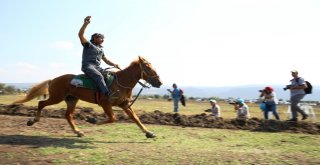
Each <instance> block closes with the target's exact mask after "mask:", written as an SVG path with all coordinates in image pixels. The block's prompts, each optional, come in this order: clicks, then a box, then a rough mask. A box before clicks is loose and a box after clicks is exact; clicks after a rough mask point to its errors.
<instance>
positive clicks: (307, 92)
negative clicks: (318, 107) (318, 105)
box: [304, 81, 312, 94]
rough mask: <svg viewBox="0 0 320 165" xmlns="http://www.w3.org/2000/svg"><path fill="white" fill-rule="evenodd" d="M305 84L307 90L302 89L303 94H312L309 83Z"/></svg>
mask: <svg viewBox="0 0 320 165" xmlns="http://www.w3.org/2000/svg"><path fill="white" fill-rule="evenodd" d="M305 82H306V84H307V88H306V89H304V92H305V93H306V94H311V93H312V85H311V83H310V82H309V81H305Z"/></svg>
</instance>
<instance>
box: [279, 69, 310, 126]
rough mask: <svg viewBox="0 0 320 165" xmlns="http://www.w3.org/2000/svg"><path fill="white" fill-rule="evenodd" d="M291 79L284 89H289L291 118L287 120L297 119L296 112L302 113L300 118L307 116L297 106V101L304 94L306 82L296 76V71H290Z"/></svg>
mask: <svg viewBox="0 0 320 165" xmlns="http://www.w3.org/2000/svg"><path fill="white" fill-rule="evenodd" d="M291 75H292V77H293V79H291V80H290V82H291V84H290V85H287V86H286V87H285V88H283V89H284V90H290V102H291V105H290V108H291V115H292V118H291V119H290V120H288V121H298V112H299V113H300V114H301V115H302V119H301V120H305V119H307V118H308V115H307V114H306V113H305V112H304V111H303V110H302V109H301V108H300V107H299V106H298V103H299V102H300V101H301V100H302V99H303V97H304V96H305V95H306V94H305V91H304V89H305V88H307V84H306V82H305V81H304V79H303V78H302V77H298V71H296V70H293V71H291Z"/></svg>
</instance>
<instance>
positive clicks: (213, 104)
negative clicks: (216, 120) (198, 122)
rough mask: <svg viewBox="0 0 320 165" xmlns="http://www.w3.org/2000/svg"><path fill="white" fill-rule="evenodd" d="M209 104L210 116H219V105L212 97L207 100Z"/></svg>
mask: <svg viewBox="0 0 320 165" xmlns="http://www.w3.org/2000/svg"><path fill="white" fill-rule="evenodd" d="M209 102H210V105H211V112H212V116H214V117H220V114H221V112H220V106H219V105H218V104H217V101H216V100H214V99H211V100H209Z"/></svg>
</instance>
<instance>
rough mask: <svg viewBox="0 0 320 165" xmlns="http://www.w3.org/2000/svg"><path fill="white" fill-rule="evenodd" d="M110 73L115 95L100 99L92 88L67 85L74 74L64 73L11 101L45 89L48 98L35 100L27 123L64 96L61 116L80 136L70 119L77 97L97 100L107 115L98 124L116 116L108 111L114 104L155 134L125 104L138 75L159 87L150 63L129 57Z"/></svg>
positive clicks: (149, 134) (72, 120) (34, 121)
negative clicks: (125, 64) (34, 111)
mask: <svg viewBox="0 0 320 165" xmlns="http://www.w3.org/2000/svg"><path fill="white" fill-rule="evenodd" d="M114 74H115V80H114V82H113V83H112V84H111V87H110V88H111V90H112V91H117V92H116V96H117V97H116V98H109V97H107V96H101V97H100V99H98V100H97V98H96V97H95V91H94V90H92V89H87V88H79V87H75V86H73V85H70V81H71V80H72V79H73V78H74V76H75V75H72V74H66V75H62V76H60V77H56V78H54V79H52V80H46V81H44V82H42V83H40V84H38V85H36V86H34V87H32V88H31V90H30V92H29V93H28V94H27V95H26V96H25V98H23V99H22V100H18V101H15V102H14V103H23V102H27V101H29V100H31V99H33V98H35V97H37V96H40V95H43V94H44V92H45V91H46V90H47V89H48V90H49V98H48V99H47V100H44V101H39V103H38V111H37V114H36V116H35V117H34V119H33V120H29V121H28V123H27V125H28V126H31V125H33V124H34V123H36V122H38V121H40V115H41V110H42V109H43V108H44V107H45V106H48V105H53V104H57V103H60V102H61V101H63V100H64V101H65V102H66V103H67V112H66V114H65V117H66V119H67V121H68V123H69V125H70V126H71V128H72V130H73V131H74V133H76V134H77V135H78V136H80V137H81V136H84V133H83V132H82V131H80V130H79V128H78V127H77V126H76V124H75V122H74V119H73V115H74V110H75V107H76V104H77V102H78V101H79V99H80V100H83V101H86V102H89V103H94V104H99V105H100V106H101V107H102V108H103V110H104V112H105V114H106V115H107V116H108V120H106V121H102V122H99V124H106V123H112V122H114V121H115V120H116V119H115V115H114V113H113V111H112V106H118V107H120V108H122V109H123V110H124V111H125V112H126V113H127V114H128V116H129V117H130V118H131V119H132V120H133V121H134V122H135V123H136V124H137V125H138V126H139V127H140V129H141V130H142V131H143V132H144V133H145V134H146V136H147V137H148V138H153V137H155V135H154V134H153V133H152V132H150V131H149V130H148V129H147V128H146V127H145V126H144V125H143V124H142V123H141V121H140V119H139V118H138V116H137V115H136V114H135V112H134V111H133V110H132V109H131V107H130V106H129V104H130V101H131V95H132V89H133V88H134V86H135V85H136V84H137V83H138V81H139V80H140V79H143V80H145V81H146V82H147V83H149V84H151V85H152V86H153V87H156V88H159V87H160V86H161V85H162V82H161V81H160V78H159V76H158V74H157V73H156V71H155V70H154V69H153V67H152V65H151V64H150V63H149V62H148V61H147V60H145V59H144V58H142V57H140V56H139V60H136V61H133V62H132V63H131V64H130V65H129V66H128V67H127V68H125V69H124V70H121V71H117V72H115V73H114ZM14 103H13V104H14Z"/></svg>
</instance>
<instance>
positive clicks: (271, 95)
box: [259, 86, 280, 120]
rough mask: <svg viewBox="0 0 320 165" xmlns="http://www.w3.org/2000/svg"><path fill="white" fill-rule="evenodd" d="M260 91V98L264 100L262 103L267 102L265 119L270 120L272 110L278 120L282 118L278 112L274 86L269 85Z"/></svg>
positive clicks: (264, 111) (264, 112)
mask: <svg viewBox="0 0 320 165" xmlns="http://www.w3.org/2000/svg"><path fill="white" fill-rule="evenodd" d="M259 92H260V96H259V98H260V99H262V100H263V101H262V103H261V104H265V106H264V107H265V108H264V109H263V114H264V119H266V120H268V118H269V116H268V114H269V112H270V111H271V112H272V113H273V115H274V117H275V118H276V119H277V120H280V117H279V114H278V112H277V105H276V104H277V102H278V100H277V97H276V93H275V91H274V90H273V88H272V87H270V86H267V87H265V88H264V89H263V90H259Z"/></svg>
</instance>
